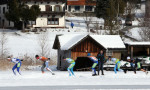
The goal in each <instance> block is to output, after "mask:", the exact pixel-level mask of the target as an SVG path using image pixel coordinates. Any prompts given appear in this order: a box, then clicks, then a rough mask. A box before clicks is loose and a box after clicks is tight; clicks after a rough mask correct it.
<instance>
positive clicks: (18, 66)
mask: <svg viewBox="0 0 150 90" xmlns="http://www.w3.org/2000/svg"><path fill="white" fill-rule="evenodd" d="M7 60H8V61H10V62H13V63H15V65H14V66H13V68H12V71H13V73H14V75H16V72H15V69H17V72H18V73H19V74H20V75H21V73H20V67H21V64H22V63H21V61H23V60H20V59H17V58H13V56H9V57H8V58H7Z"/></svg>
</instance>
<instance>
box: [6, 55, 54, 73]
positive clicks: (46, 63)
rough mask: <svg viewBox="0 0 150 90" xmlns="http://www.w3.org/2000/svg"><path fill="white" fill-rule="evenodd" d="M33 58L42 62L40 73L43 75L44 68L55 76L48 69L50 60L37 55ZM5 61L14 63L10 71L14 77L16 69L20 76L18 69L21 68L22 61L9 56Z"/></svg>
mask: <svg viewBox="0 0 150 90" xmlns="http://www.w3.org/2000/svg"><path fill="white" fill-rule="evenodd" d="M35 58H36V59H37V60H41V61H42V62H43V64H42V67H41V71H42V73H44V69H45V68H46V70H48V71H49V72H51V74H52V75H55V73H53V71H52V70H51V69H50V68H49V60H50V58H46V57H43V56H39V55H35ZM7 60H8V61H10V62H12V63H15V65H14V66H13V68H12V71H13V73H14V75H16V72H15V69H17V72H18V73H19V74H20V75H21V72H20V67H21V64H22V61H23V60H20V59H18V58H13V56H9V57H8V58H7Z"/></svg>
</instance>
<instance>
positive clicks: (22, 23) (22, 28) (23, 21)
mask: <svg viewBox="0 0 150 90" xmlns="http://www.w3.org/2000/svg"><path fill="white" fill-rule="evenodd" d="M24 24H25V23H24V21H22V30H24Z"/></svg>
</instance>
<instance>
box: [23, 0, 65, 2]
mask: <svg viewBox="0 0 150 90" xmlns="http://www.w3.org/2000/svg"><path fill="white" fill-rule="evenodd" d="M22 1H36V2H66V0H22Z"/></svg>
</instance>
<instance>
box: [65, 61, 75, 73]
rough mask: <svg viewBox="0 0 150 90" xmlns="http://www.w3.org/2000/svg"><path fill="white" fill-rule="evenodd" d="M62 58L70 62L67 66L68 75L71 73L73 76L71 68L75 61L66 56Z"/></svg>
mask: <svg viewBox="0 0 150 90" xmlns="http://www.w3.org/2000/svg"><path fill="white" fill-rule="evenodd" d="M64 60H66V61H67V62H68V63H69V64H70V65H69V67H68V68H67V70H68V72H69V76H72V75H73V76H74V72H73V68H74V66H75V61H74V60H73V59H71V58H66V59H64Z"/></svg>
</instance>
